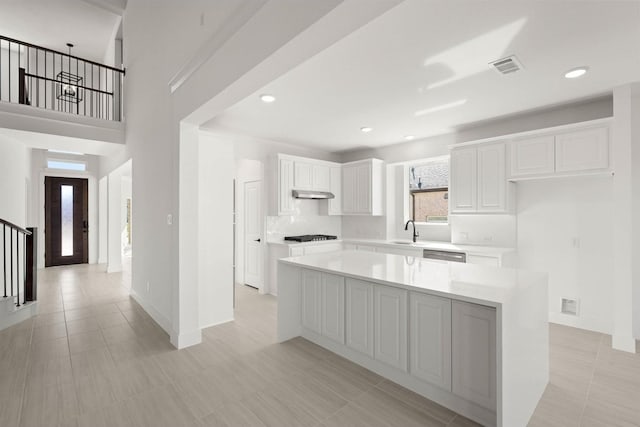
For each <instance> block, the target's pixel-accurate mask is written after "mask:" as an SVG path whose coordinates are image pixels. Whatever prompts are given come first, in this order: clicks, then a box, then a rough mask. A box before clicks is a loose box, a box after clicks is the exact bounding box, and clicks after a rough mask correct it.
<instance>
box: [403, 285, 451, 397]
mask: <svg viewBox="0 0 640 427" xmlns="http://www.w3.org/2000/svg"><path fill="white" fill-rule="evenodd" d="M409 301H410V308H409V312H410V320H409V330H410V331H411V336H410V339H409V342H410V346H409V347H410V349H409V351H410V353H409V358H410V360H411V364H410V371H411V374H412V375H413V376H415V377H417V378H419V379H421V380H424V381H426V382H429V383H431V384H434V385H437V386H438V387H441V388H443V389H445V390H447V391H451V300H450V299H448V298H441V297H436V296H433V295H427V294H421V293H416V292H411V293H410V294H409Z"/></svg>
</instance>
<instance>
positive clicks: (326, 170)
mask: <svg viewBox="0 0 640 427" xmlns="http://www.w3.org/2000/svg"><path fill="white" fill-rule="evenodd" d="M311 188H312V189H313V190H320V191H330V190H331V168H330V166H328V165H313V170H312V174H311Z"/></svg>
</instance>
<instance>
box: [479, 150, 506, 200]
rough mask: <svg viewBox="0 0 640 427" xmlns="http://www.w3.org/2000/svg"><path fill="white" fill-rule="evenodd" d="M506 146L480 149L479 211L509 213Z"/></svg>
mask: <svg viewBox="0 0 640 427" xmlns="http://www.w3.org/2000/svg"><path fill="white" fill-rule="evenodd" d="M505 169H506V167H505V145H504V144H490V145H483V146H481V147H478V211H479V212H506V211H507V177H506V170H505Z"/></svg>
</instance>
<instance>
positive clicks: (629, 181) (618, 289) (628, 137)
mask: <svg viewBox="0 0 640 427" xmlns="http://www.w3.org/2000/svg"><path fill="white" fill-rule="evenodd" d="M632 98H633V97H632V86H631V85H625V86H621V87H617V88H615V89H614V91H613V116H614V122H613V150H612V157H613V169H614V171H615V176H614V179H613V211H614V212H613V215H614V221H613V241H614V245H613V251H614V253H613V259H614V274H613V283H612V289H613V340H612V346H613V348H615V349H617V350H623V351H630V352H635V339H634V336H633V269H634V267H633V249H634V247H633V246H634V239H633V234H632V233H633V228H634V227H633V222H634V215H633V174H634V172H633V151H634V150H633V144H632V139H633V123H632V122H633V116H632V104H633V99H632ZM637 137H638V135H636V136H635V138H636V139H637ZM637 150H638V148H636V151H637ZM638 173H640V172H636V174H638ZM636 222H638V220H636ZM639 224H640V222H639ZM595 226H598V225H597V224H596V225H595ZM636 245H640V243H636ZM603 285H605V284H603Z"/></svg>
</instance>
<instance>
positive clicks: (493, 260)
mask: <svg viewBox="0 0 640 427" xmlns="http://www.w3.org/2000/svg"><path fill="white" fill-rule="evenodd" d="M467 264H477V265H490V266H491V267H500V257H497V256H485V255H469V254H467Z"/></svg>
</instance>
